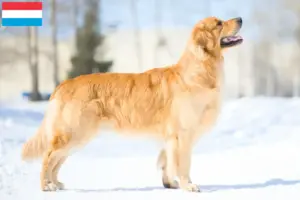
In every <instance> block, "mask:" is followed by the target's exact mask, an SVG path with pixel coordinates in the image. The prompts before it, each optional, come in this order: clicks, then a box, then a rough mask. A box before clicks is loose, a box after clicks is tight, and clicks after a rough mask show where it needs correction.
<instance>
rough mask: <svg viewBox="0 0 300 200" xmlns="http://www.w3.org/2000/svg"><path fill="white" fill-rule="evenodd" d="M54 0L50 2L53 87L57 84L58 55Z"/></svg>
mask: <svg viewBox="0 0 300 200" xmlns="http://www.w3.org/2000/svg"><path fill="white" fill-rule="evenodd" d="M56 10H57V9H56V0H51V26H52V62H53V81H54V85H55V86H57V85H58V84H59V77H58V69H59V66H58V53H57V22H56Z"/></svg>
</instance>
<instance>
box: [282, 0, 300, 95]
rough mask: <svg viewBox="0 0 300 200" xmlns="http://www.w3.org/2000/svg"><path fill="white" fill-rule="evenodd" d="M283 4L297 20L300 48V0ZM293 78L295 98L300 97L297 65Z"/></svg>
mask: <svg viewBox="0 0 300 200" xmlns="http://www.w3.org/2000/svg"><path fill="white" fill-rule="evenodd" d="M281 1H282V3H283V4H284V6H285V7H286V8H288V10H289V11H290V12H292V13H293V14H294V16H295V17H296V19H297V22H298V23H297V27H296V29H295V31H294V37H295V40H296V42H297V43H298V47H299V48H300V2H299V1H298V0H281ZM295 60H296V63H299V62H300V56H298V57H297V58H295ZM293 74H294V76H293V96H300V66H299V65H295V67H294V73H293Z"/></svg>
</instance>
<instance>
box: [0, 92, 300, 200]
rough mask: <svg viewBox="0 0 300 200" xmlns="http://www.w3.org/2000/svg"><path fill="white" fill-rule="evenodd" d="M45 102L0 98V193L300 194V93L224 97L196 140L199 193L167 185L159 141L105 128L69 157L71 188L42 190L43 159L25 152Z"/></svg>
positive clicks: (205, 199)
mask: <svg viewBox="0 0 300 200" xmlns="http://www.w3.org/2000/svg"><path fill="white" fill-rule="evenodd" d="M46 106H47V102H43V103H26V102H22V101H19V102H6V103H3V102H2V103H1V104H0V199H1V200H18V199H28V200H29V199H30V200H36V199H44V200H47V199H57V200H65V199H75V200H77V199H89V200H92V199H123V198H124V199H131V200H135V199H146V200H147V199H172V198H178V199H191V200H193V199H200V198H201V200H221V199H222V200H223V199H230V200H235V199H237V200H242V199H243V200H253V199H262V200H265V199H272V200H277V199H280V200H285V199H288V200H294V199H295V200H299V199H300V155H299V152H300V145H299V144H300V134H299V132H300V99H297V98H292V99H283V98H264V97H259V98H243V99H239V100H234V101H229V102H226V103H225V104H224V108H223V110H222V114H221V116H220V118H219V121H218V123H217V126H216V127H215V128H214V129H213V130H212V131H211V132H210V133H207V134H206V135H205V136H204V137H203V138H201V139H200V140H199V142H198V143H197V146H196V147H195V149H194V152H193V160H192V169H191V177H192V180H193V182H194V183H197V184H199V185H200V187H201V190H202V192H201V193H190V192H185V191H181V190H167V189H164V188H163V187H162V184H161V174H160V171H158V170H157V168H156V157H157V155H158V152H159V150H160V145H159V144H158V143H156V141H152V140H150V139H147V138H126V137H124V136H120V135H117V134H111V133H109V132H105V133H103V134H100V135H99V137H97V138H96V139H95V140H94V141H92V142H91V143H89V144H88V145H87V146H86V147H85V148H83V149H81V150H80V151H78V152H76V153H75V154H73V155H72V156H70V157H69V158H68V160H67V161H66V163H65V165H63V167H62V169H61V173H60V175H59V178H60V180H61V181H62V182H63V183H64V184H65V186H66V190H64V191H58V192H41V191H40V187H39V173H40V166H41V161H40V160H38V161H34V162H31V163H26V162H23V161H21V159H20V150H21V145H22V144H23V143H24V142H25V140H26V139H28V138H29V137H30V136H31V135H32V134H34V133H35V131H36V129H37V127H38V125H39V123H40V122H41V120H42V117H43V112H44V110H45V108H46Z"/></svg>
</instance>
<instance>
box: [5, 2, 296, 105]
mask: <svg viewBox="0 0 300 200" xmlns="http://www.w3.org/2000/svg"><path fill="white" fill-rule="evenodd" d="M5 1H9V0H5ZM14 1H16V0H14ZM207 16H216V17H220V18H222V19H229V18H233V17H237V16H241V17H243V19H244V24H243V25H244V26H243V29H242V31H241V33H240V34H241V35H242V36H243V37H244V43H243V44H242V45H241V46H239V47H236V48H234V49H231V50H229V51H227V52H226V53H225V70H226V71H225V74H226V80H225V82H226V94H227V96H228V97H229V98H240V97H244V96H247V97H253V96H273V97H275V96H280V97H296V96H299V95H300V66H299V65H300V64H299V63H300V1H299V0H185V1H182V0H68V1H66V0H44V1H43V27H39V28H36V27H28V28H25V27H13V28H12V27H1V29H0V100H7V99H15V98H19V97H26V98H27V97H28V98H29V99H30V100H33V101H37V100H41V99H43V98H46V97H45V95H46V96H47V95H48V96H49V94H50V93H51V92H52V91H53V89H54V88H55V86H56V85H58V84H59V83H60V82H61V81H63V80H65V79H67V78H70V77H75V76H78V75H80V74H89V73H96V72H107V71H114V72H142V71H145V70H147V69H150V68H153V67H163V66H165V65H168V64H172V63H174V62H176V61H177V60H178V59H179V56H180V54H181V53H182V51H183V49H184V46H185V44H186V42H187V39H188V36H189V34H190V31H191V29H192V26H193V25H194V24H195V23H196V22H197V21H198V20H201V19H202V18H204V17H207Z"/></svg>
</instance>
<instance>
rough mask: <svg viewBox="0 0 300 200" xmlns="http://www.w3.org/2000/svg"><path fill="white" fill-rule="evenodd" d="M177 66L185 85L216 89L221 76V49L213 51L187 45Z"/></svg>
mask: <svg viewBox="0 0 300 200" xmlns="http://www.w3.org/2000/svg"><path fill="white" fill-rule="evenodd" d="M187 48H188V49H186V51H184V54H183V55H182V56H181V58H180V60H179V62H178V64H177V67H178V69H179V73H180V76H181V78H182V80H183V81H184V83H185V84H186V85H187V86H191V87H194V88H195V89H196V88H197V87H198V88H199V89H200V88H205V89H218V88H219V87H220V84H221V82H222V77H223V56H222V53H221V50H218V49H217V50H216V51H215V52H214V53H210V52H207V51H206V50H204V49H202V48H196V47H191V46H190V45H188V47H187Z"/></svg>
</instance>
